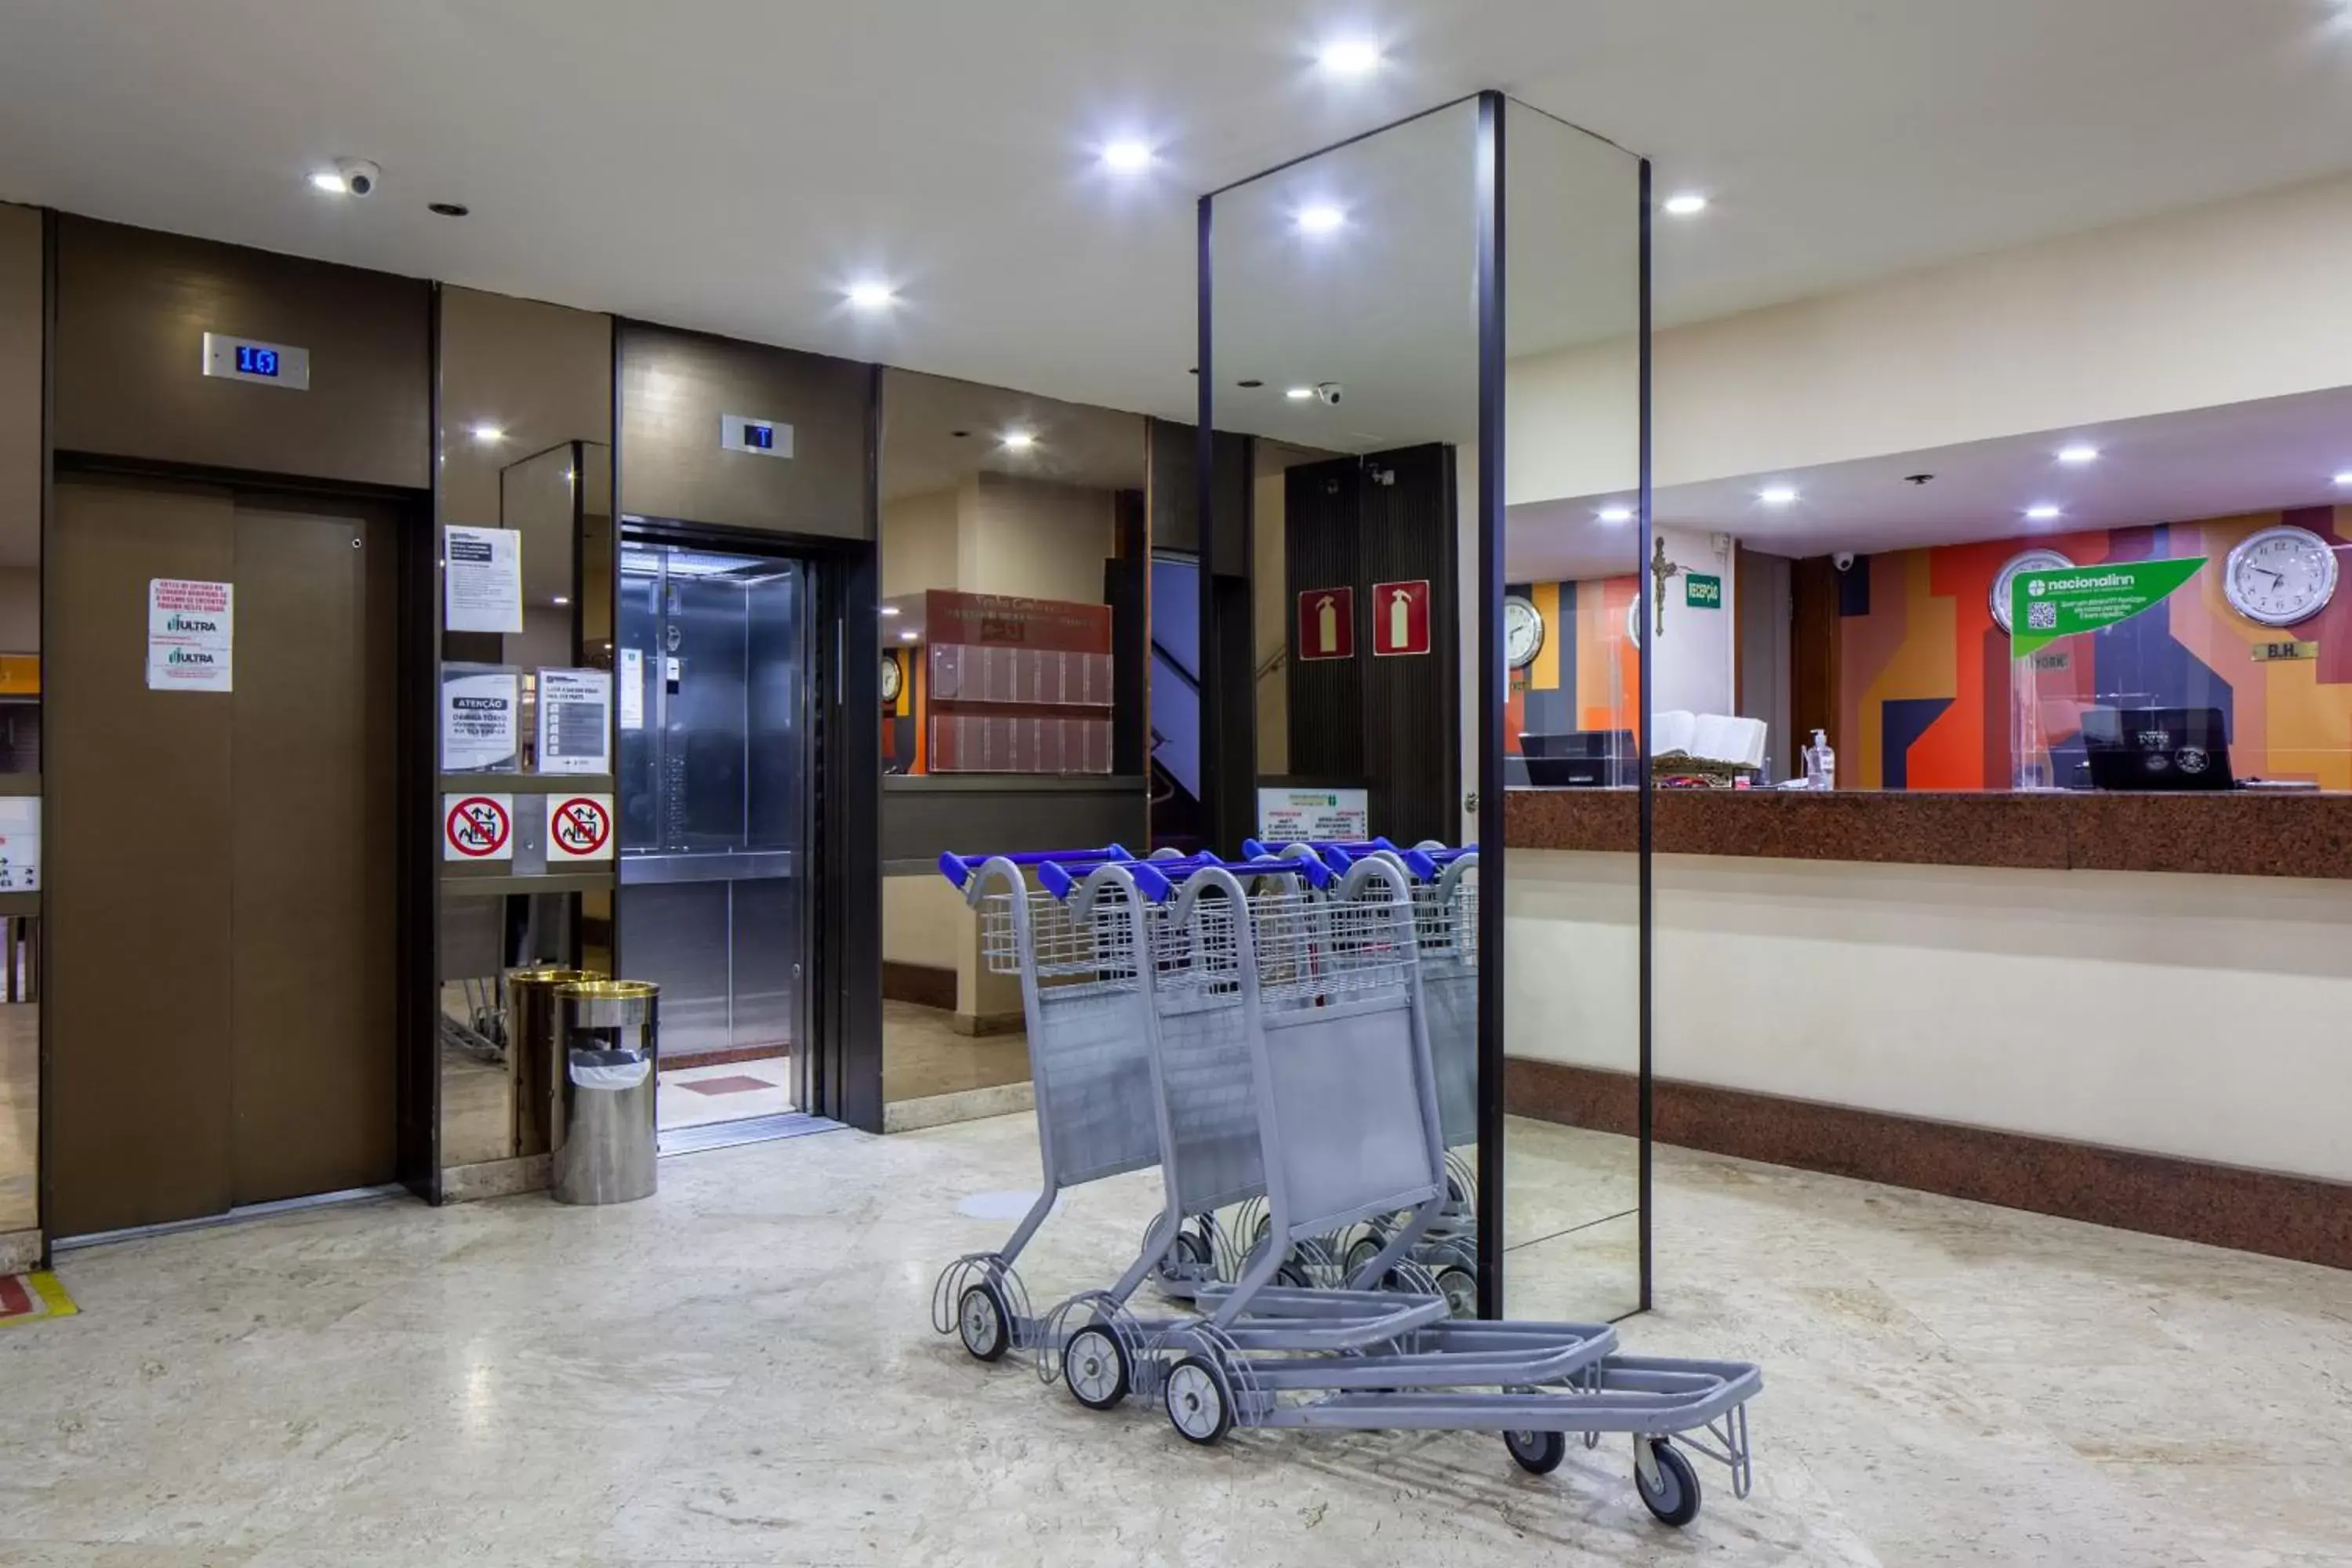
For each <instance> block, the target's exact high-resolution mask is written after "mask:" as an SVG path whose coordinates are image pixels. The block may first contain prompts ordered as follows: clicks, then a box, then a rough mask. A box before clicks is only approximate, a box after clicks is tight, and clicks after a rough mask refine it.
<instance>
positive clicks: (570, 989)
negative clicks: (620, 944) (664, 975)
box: [557, 979, 661, 1002]
mask: <svg viewBox="0 0 2352 1568" xmlns="http://www.w3.org/2000/svg"><path fill="white" fill-rule="evenodd" d="M557 994H558V995H562V996H579V997H585V998H592V999H593V1000H595V1001H598V1002H642V1001H645V1000H646V999H647V998H649V997H654V996H658V995H660V994H661V987H660V986H658V985H656V984H654V983H653V982H652V981H650V980H604V979H586V980H571V981H566V982H565V983H564V984H563V987H562V990H561V991H559V992H558V993H557Z"/></svg>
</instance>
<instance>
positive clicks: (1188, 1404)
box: [1167, 1355, 1234, 1447]
mask: <svg viewBox="0 0 2352 1568" xmlns="http://www.w3.org/2000/svg"><path fill="white" fill-rule="evenodd" d="M1167 1403H1168V1419H1169V1420H1170V1421H1171V1423H1173V1424H1174V1426H1175V1427H1176V1430H1177V1431H1178V1432H1180V1433H1181V1434H1182V1435H1183V1437H1184V1440H1185V1441H1186V1442H1188V1443H1199V1444H1201V1445H1202V1446H1204V1447H1205V1446H1206V1445H1208V1444H1211V1443H1214V1442H1217V1441H1219V1440H1220V1439H1222V1438H1223V1436H1224V1435H1225V1434H1226V1433H1228V1432H1230V1431H1232V1430H1233V1429H1234V1402H1233V1399H1232V1397H1231V1396H1230V1395H1229V1394H1228V1393H1227V1391H1226V1388H1225V1374H1224V1373H1223V1372H1220V1371H1219V1370H1218V1369H1217V1365H1216V1363H1214V1362H1212V1361H1210V1360H1208V1359H1207V1358H1206V1357H1203V1356H1197V1355H1188V1356H1186V1357H1185V1358H1184V1359H1183V1360H1182V1361H1180V1362H1178V1363H1176V1364H1175V1365H1174V1366H1172V1367H1171V1368H1170V1369H1169V1371H1168V1391H1167Z"/></svg>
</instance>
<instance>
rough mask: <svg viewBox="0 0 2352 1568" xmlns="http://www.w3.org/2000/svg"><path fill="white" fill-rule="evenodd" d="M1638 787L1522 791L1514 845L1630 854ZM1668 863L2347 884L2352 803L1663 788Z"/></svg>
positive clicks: (1659, 814)
mask: <svg viewBox="0 0 2352 1568" xmlns="http://www.w3.org/2000/svg"><path fill="white" fill-rule="evenodd" d="M1639 798H1640V797H1639V795H1638V794H1637V793H1636V792H1634V791H1633V790H1583V789H1564V790H1541V789H1514V790H1511V791H1509V792H1508V793H1507V795H1506V796H1505V800H1504V807H1503V820H1504V841H1505V843H1506V844H1507V846H1509V847H1513V848H1526V849H1600V850H1624V851H1631V850H1632V849H1633V848H1634V847H1635V840H1636V831H1637V823H1638V815H1637V813H1638V805H1639ZM1655 803H1656V804H1655V806H1654V814H1653V828H1654V835H1655V837H1654V848H1655V850H1656V852H1657V853H1659V854H1661V855H1721V856H1740V857H1755V858H1770V859H1785V860H1853V861H1866V862H1876V863H1881V864H1885V863H1894V864H1907V865H1920V866H1987V867H2007V868H2027V869H2042V870H2097V871H2181V872H2191V873H2200V874H2203V875H2208V876H2234V877H2322V878H2341V879H2352V795H2308V794H2268V793H2260V792H2250V791H2243V790H2239V791H2231V792H2228V793H2216V794H2210V795H2200V794H2180V795H2098V794H2090V793H2081V794H2077V793H2072V792H2053V793H2048V794H2034V795H1996V794H1973V795H1965V794H1946V793H1937V792H1931V791H1924V790H1920V791H1903V792H1886V793H1877V792H1871V791H1864V790H1838V791H1832V792H1829V793H1825V794H1820V795H1814V794H1810V793H1805V792H1801V791H1788V792H1783V791H1778V790H1664V789H1662V790H1658V791H1656V792H1655Z"/></svg>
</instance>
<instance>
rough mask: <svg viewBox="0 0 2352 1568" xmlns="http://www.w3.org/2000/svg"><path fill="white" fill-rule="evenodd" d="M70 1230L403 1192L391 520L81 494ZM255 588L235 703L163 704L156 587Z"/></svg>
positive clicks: (52, 777)
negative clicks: (397, 1113)
mask: <svg viewBox="0 0 2352 1568" xmlns="http://www.w3.org/2000/svg"><path fill="white" fill-rule="evenodd" d="M57 499H58V516H57V526H56V530H55V532H54V535H53V543H52V552H53V553H52V557H51V565H50V568H49V574H50V582H49V594H50V596H51V602H52V605H53V613H52V615H51V616H50V618H49V624H50V626H51V627H52V633H53V635H52V637H51V639H50V657H49V660H48V666H49V668H48V672H47V673H48V683H49V690H50V699H49V703H48V713H47V725H48V730H49V741H50V744H49V748H48V758H47V768H48V772H49V798H50V800H51V801H52V802H53V803H54V806H53V810H52V812H51V814H50V822H49V824H48V829H49V837H50V844H49V856H50V862H51V864H50V867H49V872H48V875H47V878H46V880H47V883H48V890H47V893H46V894H45V895H44V904H45V910H46V912H47V916H48V920H49V925H50V931H49V957H50V966H49V970H48V973H47V976H46V979H47V1004H48V1005H49V1007H50V1010H51V1012H50V1019H51V1021H50V1068H49V1071H50V1075H51V1079H50V1083H51V1088H50V1095H49V1106H50V1119H49V1122H48V1127H47V1132H48V1136H49V1138H50V1140H51V1142H50V1151H49V1175H50V1183H51V1194H52V1207H51V1221H50V1224H51V1228H52V1230H53V1232H54V1234H57V1235H60V1236H77V1235H88V1234H89V1233H91V1232H94V1231H101V1230H111V1229H116V1228H119V1227H121V1226H135V1225H146V1224H154V1223H158V1222H161V1221H165V1220H173V1219H184V1218H189V1217H193V1216H195V1215H207V1214H218V1213H220V1212H222V1211H223V1210H225V1209H227V1208H229V1207H231V1206H233V1205H238V1204H248V1203H260V1202H266V1201H268V1200H269V1199H273V1198H283V1197H291V1196H296V1195H300V1194H310V1193H320V1192H331V1191H335V1190H338V1189H341V1188H345V1187H352V1186H360V1185H369V1184H376V1183H380V1182H385V1181H389V1180H390V1179H391V1177H392V1173H393V1164H394V1048H395V1035H394V1028H395V1026H394V1011H395V996H394V987H395V980H394V975H395V973H396V972H395V963H396V952H397V946H396V943H397V938H396V932H395V927H394V918H395V916H394V874H395V858H394V856H395V850H394V842H393V833H392V824H393V820H394V812H393V809H392V805H391V802H392V796H393V791H394V787H395V780H394V769H395V766H396V763H395V758H394V712H395V704H396V702H397V676H396V671H395V668H394V649H395V647H396V635H395V615H396V596H397V575H396V569H395V563H394V553H395V541H394V531H393V530H394V526H395V524H394V520H392V519H391V518H389V517H388V516H383V515H374V514H371V513H369V512H367V511H364V510H354V509H352V508H350V507H348V506H345V505H343V504H342V503H339V502H331V501H317V502H298V501H293V500H274V499H257V498H255V497H252V496H246V495H237V494H232V493H231V492H228V491H226V490H222V489H208V488H201V487H194V486H167V485H164V484H161V483H152V482H139V483H132V482H128V481H110V480H99V479H89V480H75V481H72V482H69V483H61V484H60V485H59V486H58V492H57ZM155 577H189V578H198V579H203V580H206V581H215V582H226V583H231V584H235V590H236V593H235V600H234V626H235V647H234V655H233V663H232V673H233V688H232V689H231V690H230V691H228V692H209V691H150V690H149V689H147V686H146V673H145V671H146V664H145V657H146V640H145V631H146V620H147V609H146V602H147V587H148V582H149V580H150V579H151V578H155Z"/></svg>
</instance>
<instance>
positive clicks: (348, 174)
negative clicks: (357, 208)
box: [335, 158, 383, 196]
mask: <svg viewBox="0 0 2352 1568" xmlns="http://www.w3.org/2000/svg"><path fill="white" fill-rule="evenodd" d="M335 173H336V174H341V176H342V177H343V192H344V194H345V195H353V196H372V195H375V188H376V186H377V185H378V184H381V183H382V182H383V170H382V169H380V168H378V167H377V166H376V165H375V164H373V163H370V162H369V161H368V160H367V159H365V158H338V159H336V160H335Z"/></svg>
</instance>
